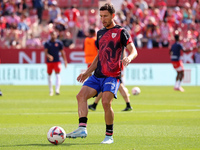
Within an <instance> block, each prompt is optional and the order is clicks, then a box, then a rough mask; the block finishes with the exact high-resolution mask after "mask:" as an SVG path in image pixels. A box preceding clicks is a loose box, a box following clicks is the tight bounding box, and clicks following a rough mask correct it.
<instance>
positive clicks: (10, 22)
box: [6, 13, 20, 29]
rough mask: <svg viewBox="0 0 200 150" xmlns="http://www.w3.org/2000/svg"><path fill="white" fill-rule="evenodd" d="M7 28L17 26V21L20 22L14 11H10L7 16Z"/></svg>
mask: <svg viewBox="0 0 200 150" xmlns="http://www.w3.org/2000/svg"><path fill="white" fill-rule="evenodd" d="M6 20H7V25H6V26H7V28H12V29H13V28H15V29H16V28H17V26H18V23H19V22H20V17H19V16H17V15H16V14H15V13H11V15H10V16H7V18H6Z"/></svg>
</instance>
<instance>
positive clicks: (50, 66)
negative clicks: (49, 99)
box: [47, 63, 53, 96]
mask: <svg viewBox="0 0 200 150" xmlns="http://www.w3.org/2000/svg"><path fill="white" fill-rule="evenodd" d="M52 71H53V67H52V63H47V74H48V85H49V95H50V96H53V85H52V78H51V74H52Z"/></svg>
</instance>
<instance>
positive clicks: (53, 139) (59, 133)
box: [47, 126, 66, 145]
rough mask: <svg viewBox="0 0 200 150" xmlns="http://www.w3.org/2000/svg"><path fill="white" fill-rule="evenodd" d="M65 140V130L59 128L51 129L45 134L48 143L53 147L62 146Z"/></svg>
mask: <svg viewBox="0 0 200 150" xmlns="http://www.w3.org/2000/svg"><path fill="white" fill-rule="evenodd" d="M65 138H66V133H65V130H64V129H63V128H61V127H59V126H54V127H51V128H50V129H49V131H48V133H47V139H48V141H49V142H50V143H52V144H54V145H58V144H62V143H63V142H64V141H65Z"/></svg>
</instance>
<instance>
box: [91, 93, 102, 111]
mask: <svg viewBox="0 0 200 150" xmlns="http://www.w3.org/2000/svg"><path fill="white" fill-rule="evenodd" d="M101 97H102V92H101V93H99V94H98V96H97V97H95V100H94V103H93V104H91V105H88V108H89V109H90V110H93V111H95V110H96V107H97V104H98V103H99V101H100V99H101Z"/></svg>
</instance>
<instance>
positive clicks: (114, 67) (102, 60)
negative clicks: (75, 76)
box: [94, 25, 132, 78]
mask: <svg viewBox="0 0 200 150" xmlns="http://www.w3.org/2000/svg"><path fill="white" fill-rule="evenodd" d="M131 42H132V38H131V36H130V34H129V33H128V32H127V30H126V29H124V28H122V27H121V26H119V25H116V26H114V27H113V28H111V29H106V28H103V29H101V30H99V31H98V32H97V40H96V46H97V48H98V49H99V57H98V64H97V68H96V70H95V72H94V75H95V76H96V77H99V78H102V77H117V78H119V77H120V74H121V55H122V53H123V50H124V48H125V47H126V46H127V45H128V44H129V43H131Z"/></svg>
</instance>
